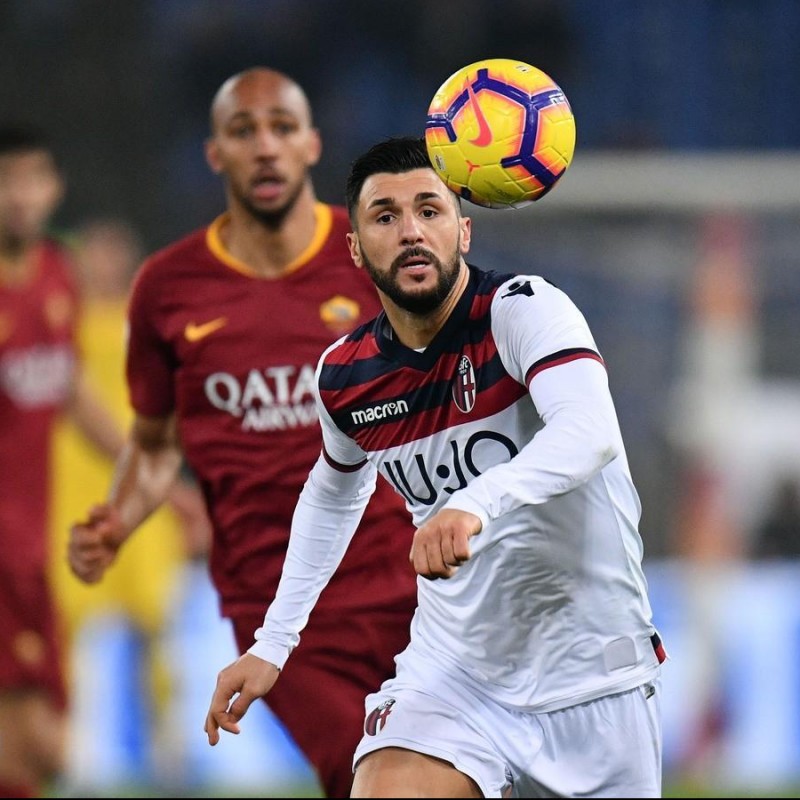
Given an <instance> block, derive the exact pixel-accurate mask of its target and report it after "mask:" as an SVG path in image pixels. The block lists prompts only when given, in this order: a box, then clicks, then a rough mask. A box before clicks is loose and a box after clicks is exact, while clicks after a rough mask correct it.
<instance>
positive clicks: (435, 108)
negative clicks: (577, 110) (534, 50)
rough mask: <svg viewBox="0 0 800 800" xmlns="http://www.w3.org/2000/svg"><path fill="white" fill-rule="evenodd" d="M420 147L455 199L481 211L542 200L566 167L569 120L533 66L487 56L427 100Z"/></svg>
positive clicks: (571, 136)
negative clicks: (423, 140) (425, 148)
mask: <svg viewBox="0 0 800 800" xmlns="http://www.w3.org/2000/svg"><path fill="white" fill-rule="evenodd" d="M425 144H426V147H427V150H428V155H429V156H430V159H431V163H432V164H433V168H434V169H435V170H436V172H437V173H438V175H439V177H440V178H441V179H442V180H443V181H444V182H445V183H446V184H447V186H448V187H449V188H450V189H452V190H453V191H454V192H455V193H456V194H458V195H460V196H461V197H463V198H464V199H465V200H468V201H470V202H472V203H475V204H477V205H479V206H486V207H488V208H521V207H522V206H526V205H529V204H530V203H533V202H534V201H535V200H539V199H540V198H542V197H544V195H546V194H547V193H548V192H549V191H550V190H551V189H552V188H553V187H554V186H555V185H556V183H557V182H558V181H559V180H560V178H561V176H562V175H563V174H564V172H565V171H566V169H567V167H568V166H569V165H570V164H571V163H572V157H573V155H574V153H575V117H574V116H573V113H572V108H571V107H570V104H569V101H568V100H567V98H566V96H565V95H564V92H563V91H562V90H561V89H560V87H559V86H558V85H557V84H556V83H555V81H554V80H553V79H552V78H551V77H550V76H549V75H547V74H545V73H544V72H542V71H541V70H540V69H537V68H536V67H533V66H531V65H530V64H526V63H524V62H522V61H516V60H514V59H509V58H487V59H484V60H482V61H476V62H475V63H474V64H469V65H468V66H466V67H463V68H462V69H460V70H458V71H457V72H455V73H453V74H452V75H451V76H450V77H449V78H448V79H447V80H446V81H445V82H444V83H443V84H442V85H441V86H440V87H439V90H438V91H437V92H436V94H435V95H434V97H433V100H431V103H430V107H429V108H428V118H427V122H426V124H425Z"/></svg>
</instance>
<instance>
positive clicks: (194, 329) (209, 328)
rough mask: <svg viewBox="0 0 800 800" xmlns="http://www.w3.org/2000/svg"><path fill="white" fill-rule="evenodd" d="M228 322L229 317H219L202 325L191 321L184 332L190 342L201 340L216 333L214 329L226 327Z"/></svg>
mask: <svg viewBox="0 0 800 800" xmlns="http://www.w3.org/2000/svg"><path fill="white" fill-rule="evenodd" d="M227 324H228V318H227V317H218V318H217V319H212V320H211V321H210V322H203V323H202V324H200V325H197V324H196V323H194V322H190V323H189V324H188V325H187V326H186V328H185V330H184V332H183V333H184V336H186V340H187V341H188V342H199V341H200V340H201V339H205V338H206V336H208V335H209V334H211V333H214V331H218V330H219V329H220V328H224V327H225V326H226V325H227Z"/></svg>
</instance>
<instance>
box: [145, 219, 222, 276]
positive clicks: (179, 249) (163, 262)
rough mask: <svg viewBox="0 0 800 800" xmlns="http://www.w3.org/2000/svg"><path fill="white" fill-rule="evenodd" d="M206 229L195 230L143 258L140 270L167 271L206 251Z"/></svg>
mask: <svg viewBox="0 0 800 800" xmlns="http://www.w3.org/2000/svg"><path fill="white" fill-rule="evenodd" d="M207 231H208V227H203V228H197V229H196V230H193V231H191V232H190V233H187V234H185V235H184V236H181V237H180V238H178V239H176V240H174V241H172V242H170V243H169V244H166V245H164V246H163V247H160V248H158V249H157V250H154V251H153V252H152V253H150V255H148V256H147V258H145V260H144V262H143V264H142V268H147V269H148V270H158V269H167V268H169V266H171V265H173V264H176V263H184V262H185V260H186V258H187V257H189V256H193V255H197V254H198V253H205V252H206V251H207V250H208V245H207V244H206V233H207Z"/></svg>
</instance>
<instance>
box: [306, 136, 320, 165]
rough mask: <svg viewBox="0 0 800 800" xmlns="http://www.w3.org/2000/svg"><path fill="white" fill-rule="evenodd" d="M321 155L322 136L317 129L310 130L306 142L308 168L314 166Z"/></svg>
mask: <svg viewBox="0 0 800 800" xmlns="http://www.w3.org/2000/svg"><path fill="white" fill-rule="evenodd" d="M321 155H322V136H320V133H319V129H318V128H312V129H311V131H310V132H309V140H308V166H309V167H313V166H315V165H316V164H317V163H318V162H319V159H320V156H321Z"/></svg>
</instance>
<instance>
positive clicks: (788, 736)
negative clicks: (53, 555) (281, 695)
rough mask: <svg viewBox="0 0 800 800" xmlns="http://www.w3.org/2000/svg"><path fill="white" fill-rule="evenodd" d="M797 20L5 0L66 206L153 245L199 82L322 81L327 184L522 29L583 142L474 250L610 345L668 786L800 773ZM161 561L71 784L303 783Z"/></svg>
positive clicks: (506, 47)
mask: <svg viewBox="0 0 800 800" xmlns="http://www.w3.org/2000/svg"><path fill="white" fill-rule="evenodd" d="M798 42H800V3H798V2H797V0H693V2H691V3H689V2H685V0H660V2H648V1H647V0H606V2H604V3H597V2H596V1H595V0H493V1H491V2H490V0H439V2H435V3H431V2H424V1H423V0H404V2H402V3H390V4H385V3H383V4H376V3H371V2H366V1H365V0H331V1H330V2H323V0H130V1H129V2H124V3H123V2H108V0H57V2H53V0H2V2H0V75H1V76H2V80H0V107H1V108H2V117H3V118H4V119H6V120H8V121H12V120H23V121H28V122H33V123H37V124H39V125H41V126H42V127H44V128H45V129H46V130H48V131H49V132H50V133H51V135H52V136H53V138H54V140H55V143H56V146H57V149H58V151H59V153H60V156H61V160H62V163H63V167H64V169H65V172H66V174H67V176H68V181H69V192H68V198H67V201H66V203H65V205H64V206H63V208H62V210H61V212H60V214H59V216H58V224H59V227H60V228H61V230H62V231H65V232H70V231H72V230H76V229H78V228H79V227H80V226H81V225H83V224H85V223H86V222H87V220H91V219H97V218H113V219H117V220H123V221H124V222H125V223H126V224H127V225H129V226H130V227H131V228H132V229H133V230H134V231H135V232H136V234H137V235H138V236H139V237H140V239H141V246H142V248H143V250H145V251H148V250H151V249H154V248H156V247H160V246H162V245H164V244H166V243H167V242H168V241H170V240H171V239H173V238H176V237H178V236H180V235H182V234H184V233H186V232H188V231H189V230H191V229H192V228H195V227H197V226H200V225H203V224H205V223H207V222H208V221H209V220H210V219H211V218H212V217H213V216H214V215H215V214H216V213H218V211H219V209H220V207H221V203H222V193H221V189H220V186H219V183H218V181H217V179H216V178H215V177H214V176H212V175H211V174H210V173H209V171H208V170H207V168H206V165H205V162H204V158H203V153H202V144H203V139H204V137H205V135H206V133H207V113H208V105H209V101H210V99H211V96H212V95H213V92H214V91H215V89H216V88H217V86H218V85H219V84H220V83H221V81H222V80H223V79H224V78H226V77H228V76H229V75H230V74H232V73H233V72H235V71H237V70H239V69H241V68H244V67H247V66H250V65H254V64H264V65H269V66H273V67H276V68H278V69H281V70H283V71H285V72H287V73H289V74H290V75H292V76H294V77H295V78H296V79H297V80H299V81H300V82H301V83H302V84H303V85H304V86H305V87H306V89H307V91H308V94H309V96H310V99H311V101H312V104H313V106H314V108H315V111H316V123H317V125H318V126H319V127H320V129H321V130H322V134H323V137H324V144H325V149H324V155H323V161H322V164H321V165H320V167H319V168H318V169H317V171H316V173H315V180H316V184H317V189H318V192H319V194H320V196H321V197H322V198H323V199H325V200H328V201H331V202H340V201H341V199H342V196H343V191H342V187H343V183H344V177H345V175H346V171H347V167H348V164H349V162H350V160H351V159H352V158H353V157H355V156H356V155H357V154H358V153H360V152H361V151H362V150H363V149H364V148H365V147H366V146H368V145H369V144H371V143H372V142H373V141H374V140H376V139H378V138H381V137H383V136H387V135H392V134H400V133H414V132H419V133H420V134H421V132H422V130H423V125H424V119H425V111H426V109H427V104H428V101H429V100H430V98H431V97H432V95H433V93H434V92H435V90H436V89H437V88H438V86H439V84H440V83H441V82H442V81H443V80H444V79H445V78H446V77H447V76H448V75H450V74H451V73H452V72H454V71H455V70H456V69H458V68H460V67H461V66H463V65H465V64H467V63H470V62H471V61H475V60H478V59H480V58H484V57H511V58H518V59H520V60H523V61H528V62H529V63H531V64H534V65H536V66H538V67H540V68H542V69H544V70H545V71H546V72H548V73H549V74H550V75H552V76H553V77H554V79H555V80H556V81H557V82H558V83H559V84H560V85H561V87H562V88H563V89H564V91H565V93H566V94H567V97H568V98H569V100H570V102H571V104H572V106H573V110H574V112H575V115H576V120H577V128H578V144H577V149H576V156H575V160H574V162H573V164H572V166H571V167H570V171H569V172H568V174H567V175H566V176H565V177H564V179H563V180H562V181H561V183H560V185H559V186H558V187H557V189H556V190H555V191H554V192H553V193H552V194H551V195H548V196H547V198H546V199H545V200H544V201H543V202H542V203H541V204H536V205H534V206H532V207H529V208H526V209H523V210H520V211H485V210H480V209H471V208H470V209H469V211H470V212H473V213H472V216H473V217H474V218H475V225H476V230H477V237H476V238H477V247H476V248H475V250H474V252H473V254H472V259H471V260H472V261H473V262H474V263H477V264H480V265H482V266H486V267H496V268H501V269H503V268H505V267H506V265H507V264H511V265H514V266H515V267H516V266H525V267H527V268H529V269H530V271H532V272H537V273H540V274H543V275H545V276H547V277H549V278H550V279H551V280H553V281H554V282H555V283H557V284H559V285H561V286H562V287H563V288H565V289H566V290H567V291H568V292H570V293H571V295H572V296H573V298H574V299H575V300H576V302H577V303H578V304H579V306H581V307H582V308H583V310H584V312H585V313H586V316H587V317H588V319H589V321H590V323H591V325H592V327H593V329H594V332H595V335H596V338H597V340H598V344H599V346H600V348H601V350H602V352H603V354H604V357H605V359H606V361H607V363H608V365H609V371H610V376H611V381H612V389H613V391H614V394H615V397H616V401H617V405H618V411H619V415H620V419H621V423H622V427H623V433H624V435H625V436H626V440H627V444H628V451H629V456H630V460H631V466H632V470H633V474H634V478H635V480H636V482H637V485H638V488H639V491H640V494H641V497H642V503H643V509H644V511H643V520H642V527H641V530H642V533H643V538H644V541H645V548H646V556H645V565H646V569H647V573H648V576H649V580H650V584H651V590H652V599H653V603H654V608H655V613H656V621H657V624H658V625H659V626H660V628H661V632H662V634H663V638H664V640H665V642H666V645H667V648H668V650H669V652H670V655H671V660H670V661H669V662H668V663H667V664H666V667H665V670H664V686H665V693H664V711H665V717H664V734H665V754H664V755H665V763H664V766H665V793H666V794H667V795H668V796H677V795H679V794H681V792H688V793H689V795H690V796H732V795H738V796H748V795H752V796H763V795H768V796H784V795H785V796H798V788H797V787H800V346H798V339H800V325H799V324H798V322H799V321H800V255H799V254H800V47H799V46H798ZM173 589H174V594H173V596H172V600H171V603H172V606H173V609H174V611H173V613H171V614H170V615H169V618H168V620H167V621H166V623H165V624H164V626H163V629H162V630H160V631H159V637H160V645H159V647H160V648H161V653H162V662H163V663H164V665H165V666H164V667H163V669H165V670H166V671H167V672H168V673H169V675H170V678H169V680H168V682H167V683H166V684H164V683H163V682H162V684H159V685H157V686H156V687H155V688H154V687H153V686H151V685H149V684H145V683H143V682H142V678H141V674H140V669H139V667H140V666H141V663H142V661H143V659H145V658H149V656H144V655H143V649H145V646H144V645H143V640H142V636H141V634H140V632H137V631H136V630H135V628H132V627H131V626H130V625H129V624H127V623H126V622H125V619H124V616H123V615H122V614H121V613H120V612H119V610H118V609H115V608H113V607H109V608H107V609H105V612H106V613H103V614H96V615H94V616H93V617H92V618H91V619H87V620H86V624H85V625H84V626H83V628H82V630H81V631H80V633H79V634H78V635H77V637H76V645H75V652H74V653H73V659H74V663H73V669H74V674H75V676H76V677H75V685H76V716H75V725H74V727H75V736H74V743H75V746H74V752H73V757H72V775H71V779H72V781H73V783H74V785H75V786H76V787H78V786H79V787H81V788H83V789H84V790H86V791H87V792H88V793H89V794H92V793H93V794H94V795H95V796H104V795H103V793H104V792H110V793H111V794H106V795H105V796H119V795H120V794H121V793H123V792H124V791H125V790H126V787H127V788H128V789H129V790H131V791H139V792H145V793H146V792H150V793H154V794H158V793H167V794H169V793H179V792H180V791H184V792H186V793H190V794H206V795H213V794H215V793H219V794H220V795H221V794H226V795H228V796H236V795H239V796H241V795H245V794H253V795H255V794H258V795H260V796H269V795H275V796H280V794H281V793H282V792H286V791H288V792H293V791H294V792H298V793H304V792H305V793H307V794H313V793H314V792H316V789H315V784H314V780H313V776H312V775H311V774H310V772H309V770H308V768H307V766H306V765H305V763H304V761H303V759H302V757H301V756H299V754H298V753H297V752H296V750H295V749H294V746H293V744H292V742H291V741H289V740H287V739H286V737H285V735H284V734H283V732H282V731H281V730H280V729H279V728H278V727H277V725H276V724H275V723H274V721H273V720H272V719H271V718H270V716H269V714H268V713H267V712H266V710H264V709H262V708H259V709H257V710H255V711H254V712H253V713H252V714H251V716H250V717H248V719H247V720H246V725H245V730H244V732H243V734H242V736H240V737H238V738H233V737H229V738H226V739H225V740H224V741H223V742H222V744H221V746H218V747H217V748H214V749H213V750H212V749H211V748H209V747H208V745H207V744H206V743H205V736H204V734H203V731H202V725H203V718H204V714H205V710H206V707H207V701H208V699H209V697H210V692H211V689H212V687H213V682H214V679H215V676H216V673H217V671H218V669H219V668H220V667H221V666H223V665H224V664H226V663H228V661H229V660H231V658H232V657H233V650H232V644H231V640H230V637H229V632H228V631H227V629H226V628H225V627H224V626H223V625H222V624H221V623H220V622H219V621H218V618H217V610H216V604H215V598H214V596H213V593H212V592H211V589H210V588H209V585H208V582H207V577H206V574H205V567H204V564H203V563H202V561H200V562H198V561H186V563H185V564H183V565H182V566H181V569H180V570H179V571H178V572H177V573H176V576H175V582H174V587H173ZM156 683H158V682H156ZM159 686H160V687H161V688H160V689H159ZM165 687H166V688H165ZM331 735H332V736H334V735H335V731H332V732H331ZM131 787H133V788H131Z"/></svg>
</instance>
